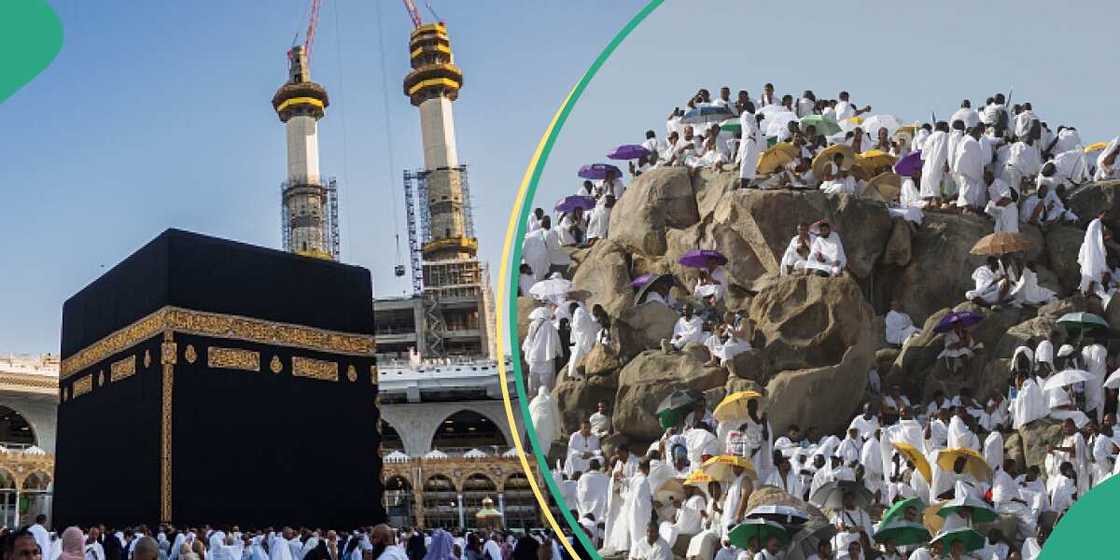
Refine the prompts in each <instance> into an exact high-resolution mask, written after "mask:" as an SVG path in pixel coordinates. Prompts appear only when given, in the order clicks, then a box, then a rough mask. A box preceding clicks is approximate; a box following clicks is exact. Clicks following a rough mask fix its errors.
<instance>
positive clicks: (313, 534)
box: [0, 515, 571, 560]
mask: <svg viewBox="0 0 1120 560" xmlns="http://www.w3.org/2000/svg"><path fill="white" fill-rule="evenodd" d="M46 524H47V519H46V516H43V515H40V516H39V518H38V519H37V520H36V523H35V524H33V525H31V526H28V527H26V528H22V529H20V530H18V531H11V532H9V531H7V530H6V529H5V530H4V531H3V532H0V542H2V543H3V550H4V560H571V559H570V556H569V555H568V553H567V552H566V551H565V550H564V548H563V547H562V546H561V545H560V543H559V542H558V541H557V540H556V539H555V538H554V537H552V536H551V534H549V533H545V532H538V533H533V534H521V535H514V534H512V533H508V532H500V531H485V530H483V531H465V532H464V531H454V532H448V531H446V530H443V529H434V530H429V531H425V530H421V529H418V528H404V529H393V528H391V527H389V526H388V525H377V526H374V527H363V528H360V529H357V530H354V531H350V532H345V531H334V530H322V529H319V530H313V529H307V528H301V529H293V528H291V527H283V528H281V529H279V530H274V529H273V528H271V527H270V528H266V529H263V530H251V531H250V530H246V531H242V530H241V529H240V528H239V527H237V526H231V527H222V528H219V527H211V526H209V525H204V526H202V527H198V528H195V527H191V528H188V527H179V528H176V527H173V526H160V527H158V528H157V529H156V530H154V531H153V530H151V529H150V528H148V527H146V526H138V527H133V528H129V529H124V530H118V531H113V530H111V529H109V528H107V527H106V526H104V525H100V526H95V527H88V528H86V529H84V530H83V529H81V528H79V527H68V528H66V529H65V530H63V531H62V532H61V533H58V532H52V531H49V530H48V529H47V528H46Z"/></svg>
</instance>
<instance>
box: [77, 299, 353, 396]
mask: <svg viewBox="0 0 1120 560" xmlns="http://www.w3.org/2000/svg"><path fill="white" fill-rule="evenodd" d="M164 331H175V332H181V333H185V334H194V335H200V336H211V337H215V338H225V339H233V340H241V341H246V342H255V343H259V344H269V345H278V346H287V347H292V348H302V349H305V350H312V351H316V352H327V353H331V354H345V355H350V356H368V357H372V356H373V353H374V349H375V345H374V339H373V336H371V335H364V334H353V333H344V332H338V331H329V330H325V329H317V328H313V327H305V326H302V325H293V324H289V323H277V322H273V321H265V320H262V319H253V318H250V317H241V316H238V315H226V314H222V313H209V312H204V311H191V310H189V309H182V308H179V307H173V306H167V307H164V308H162V309H159V310H158V311H155V312H154V313H152V314H150V315H148V316H147V317H144V318H143V319H140V320H139V321H136V322H135V323H133V324H131V325H129V326H127V327H124V328H122V329H120V330H118V331H116V332H114V333H112V334H110V335H109V336H106V337H105V338H103V339H101V340H99V341H97V342H95V343H93V344H91V345H90V346H87V347H86V348H83V349H82V350H81V351H79V352H77V353H75V354H74V355H72V356H70V357H68V358H66V359H65V360H63V361H62V364H61V366H60V367H59V377H60V378H61V379H67V378H69V377H70V376H72V375H75V374H77V373H80V372H81V371H82V370H84V369H86V368H88V367H90V366H91V365H93V364H96V363H98V362H100V361H102V360H104V359H106V358H108V357H109V356H112V355H113V354H116V353H119V352H122V351H124V350H127V349H129V348H131V347H133V346H134V345H136V344H137V343H139V342H142V341H144V340H147V339H149V338H151V337H153V336H156V335H157V334H159V333H161V332H164Z"/></svg>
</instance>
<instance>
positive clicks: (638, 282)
mask: <svg viewBox="0 0 1120 560" xmlns="http://www.w3.org/2000/svg"><path fill="white" fill-rule="evenodd" d="M653 278H654V276H653V273H650V272H647V273H645V274H643V275H641V276H639V277H637V278H635V279H633V280H631V281H630V287H631V288H641V287H642V286H645V285H646V284H647V283H649V281H650V280H653Z"/></svg>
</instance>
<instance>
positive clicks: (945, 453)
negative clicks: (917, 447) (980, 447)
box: [937, 447, 992, 480]
mask: <svg viewBox="0 0 1120 560" xmlns="http://www.w3.org/2000/svg"><path fill="white" fill-rule="evenodd" d="M961 457H963V458H964V460H965V464H964V472H966V473H968V474H970V475H972V477H973V478H975V479H976V480H991V479H992V467H990V466H988V462H987V461H985V460H984V457H982V456H981V455H980V454H979V453H977V452H975V451H973V450H971V449H969V448H967V447H956V448H953V449H942V450H941V451H940V452H938V454H937V466H939V467H941V468H942V469H944V470H946V471H950V472H952V470H953V463H955V462H956V461H957V459H958V458H961Z"/></svg>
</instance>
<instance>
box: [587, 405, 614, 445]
mask: <svg viewBox="0 0 1120 560" xmlns="http://www.w3.org/2000/svg"><path fill="white" fill-rule="evenodd" d="M587 421H588V422H589V423H590V424H591V433H593V434H595V435H596V436H599V438H600V439H602V438H604V437H606V436H607V434H609V433H611V417H610V415H608V414H607V403H606V402H604V401H599V404H598V405H596V407H595V412H594V413H593V414H592V415H591V417H590V418H588V419H587Z"/></svg>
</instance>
